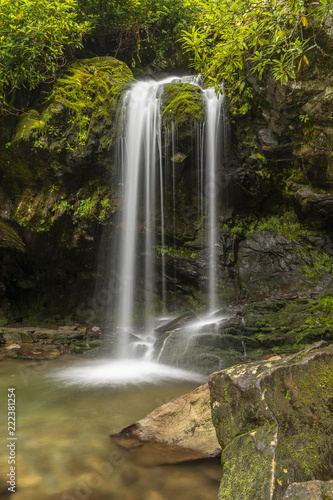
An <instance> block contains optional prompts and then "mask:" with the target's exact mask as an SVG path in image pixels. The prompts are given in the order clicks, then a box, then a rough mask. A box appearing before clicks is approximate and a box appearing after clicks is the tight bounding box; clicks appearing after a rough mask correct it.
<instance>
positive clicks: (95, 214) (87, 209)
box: [52, 186, 112, 222]
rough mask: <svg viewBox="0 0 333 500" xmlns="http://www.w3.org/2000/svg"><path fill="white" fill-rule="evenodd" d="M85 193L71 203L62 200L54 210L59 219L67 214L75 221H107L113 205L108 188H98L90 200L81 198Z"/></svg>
mask: <svg viewBox="0 0 333 500" xmlns="http://www.w3.org/2000/svg"><path fill="white" fill-rule="evenodd" d="M81 196H84V194H83V193H80V192H79V193H78V197H79V199H77V200H76V201H75V200H74V199H73V196H71V197H70V198H71V199H72V201H71V203H70V202H69V201H68V200H61V201H60V202H59V203H57V204H55V205H54V207H53V208H52V212H55V215H56V216H57V217H60V216H61V215H63V214H64V213H65V212H67V213H69V214H71V215H72V217H73V221H78V220H80V219H95V220H97V221H98V222H102V221H103V220H105V219H106V218H107V217H108V216H109V215H110V213H111V208H112V207H111V204H110V200H109V197H108V194H107V188H106V187H104V188H103V187H101V186H97V187H96V188H95V190H94V192H93V194H92V195H91V196H89V197H88V198H84V197H83V198H81Z"/></svg>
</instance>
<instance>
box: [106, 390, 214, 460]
mask: <svg viewBox="0 0 333 500" xmlns="http://www.w3.org/2000/svg"><path fill="white" fill-rule="evenodd" d="M111 439H112V440H113V441H114V442H115V443H116V444H117V445H119V446H121V447H123V448H126V449H128V450H130V451H131V455H132V456H133V457H134V458H138V459H139V460H140V463H143V464H145V465H156V464H167V463H169V464H171V463H176V462H183V461H186V460H196V459H200V458H208V457H216V456H218V455H219V454H220V453H221V450H220V447H219V444H218V442H217V439H216V433H215V429H214V426H213V423H212V420H211V411H210V405H209V389H208V385H207V384H205V385H202V386H200V387H198V388H197V389H195V390H194V391H193V392H190V393H189V394H184V395H183V396H179V397H178V398H175V399H173V400H172V401H170V402H169V403H166V404H164V405H163V406H161V407H160V408H157V409H156V410H154V411H153V412H151V413H149V414H148V415H147V416H146V417H144V418H143V419H142V420H139V421H138V422H136V423H135V424H133V425H130V426H128V427H125V429H123V430H122V431H121V432H119V433H118V434H113V435H112V436H111Z"/></svg>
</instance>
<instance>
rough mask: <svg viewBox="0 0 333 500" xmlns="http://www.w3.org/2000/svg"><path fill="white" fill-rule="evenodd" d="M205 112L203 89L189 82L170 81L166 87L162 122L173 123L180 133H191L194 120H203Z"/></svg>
mask: <svg viewBox="0 0 333 500" xmlns="http://www.w3.org/2000/svg"><path fill="white" fill-rule="evenodd" d="M204 113H205V108H204V101H203V97H202V91H201V89H200V88H199V87H196V86H195V85H191V84H189V83H168V84H167V85H165V87H164V95H163V114H162V123H163V126H164V127H165V128H169V127H170V126H171V124H172V123H173V124H174V125H175V127H177V128H178V129H179V130H180V135H182V136H185V135H190V134H191V133H192V132H190V130H191V127H192V126H193V123H194V122H197V123H199V122H201V121H202V119H203V117H204Z"/></svg>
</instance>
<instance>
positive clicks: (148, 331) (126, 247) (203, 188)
mask: <svg viewBox="0 0 333 500" xmlns="http://www.w3.org/2000/svg"><path fill="white" fill-rule="evenodd" d="M173 81H176V82H179V81H182V82H186V83H191V84H193V85H195V86H199V85H200V78H198V77H185V78H182V79H180V78H177V77H170V78H166V79H164V80H162V81H159V82H156V81H154V80H150V81H142V82H138V83H136V84H134V85H133V86H132V88H131V89H130V90H128V91H127V92H126V93H125V96H124V99H123V104H122V110H121V132H120V148H119V150H120V154H119V156H118V158H117V160H116V165H117V168H118V171H119V172H121V177H120V179H119V183H120V184H121V185H122V186H123V187H122V192H121V193H120V199H121V200H122V206H121V207H120V210H119V220H118V224H117V226H118V231H119V232H118V234H117V239H118V245H117V249H116V250H115V251H114V253H115V256H114V257H113V269H116V270H117V272H118V273H119V274H120V279H119V281H120V283H121V285H122V286H121V287H120V289H119V291H118V293H117V294H116V296H115V301H114V310H115V311H116V324H117V325H118V327H119V328H120V330H121V331H122V334H121V335H120V336H119V337H120V341H119V344H118V353H117V354H118V358H120V359H124V358H128V357H130V356H133V357H136V354H137V353H139V352H140V351H141V352H143V351H144V349H142V348H141V347H142V345H143V346H144V345H145V346H146V348H147V349H146V351H145V358H146V359H148V358H149V355H150V353H151V351H152V349H151V345H152V340H153V339H152V338H151V336H152V332H153V329H154V321H153V319H152V318H153V316H154V312H155V305H156V301H160V302H161V303H162V304H163V306H162V307H163V308H165V307H166V264H165V252H164V249H165V248H166V245H165V196H166V194H165V193H166V182H167V179H168V178H169V179H170V178H171V189H172V207H171V210H172V225H173V234H174V236H173V238H174V240H173V241H174V243H175V241H176V239H175V238H176V210H177V208H178V200H177V198H176V193H177V185H176V169H177V165H176V164H175V162H174V161H172V159H173V157H174V156H175V155H176V153H177V130H175V127H174V125H173V124H172V125H171V130H169V131H167V132H166V131H165V134H164V139H165V141H163V145H164V148H163V145H162V138H163V131H162V114H161V105H162V95H163V88H164V85H165V84H167V83H170V82H173ZM203 99H204V102H205V106H206V118H205V123H204V125H201V128H200V126H199V124H197V125H198V126H197V132H196V135H197V139H196V147H195V149H196V156H197V160H196V161H197V163H198V164H199V166H200V167H199V168H198V169H197V172H198V174H197V184H198V192H199V193H200V203H199V216H200V218H201V220H202V219H203V216H204V215H205V227H204V233H203V238H204V242H205V245H206V247H207V257H208V259H207V260H208V273H207V275H208V276H207V277H208V284H207V287H206V289H205V290H204V292H205V293H206V295H207V297H208V310H209V311H213V310H214V309H216V306H217V305H218V304H217V293H218V282H217V278H216V276H217V274H218V273H217V202H218V196H219V190H220V187H221V186H220V181H219V176H218V170H219V167H220V161H221V155H220V143H221V141H222V140H223V137H221V135H223V134H222V132H221V130H222V129H221V112H222V109H223V102H224V98H223V96H220V97H219V98H218V97H217V95H216V93H215V91H214V89H206V90H203ZM167 142H168V144H169V146H170V153H171V155H170V156H171V157H170V158H169V157H168V153H167V147H166V143H167ZM162 149H164V150H165V151H164V152H163V153H162ZM163 154H164V156H163ZM169 160H171V162H172V167H170V166H169ZM167 169H171V170H172V171H171V172H170V171H169V172H167ZM157 226H159V227H160V235H159V236H157ZM169 243H170V242H169ZM156 245H159V246H160V248H161V256H160V260H161V270H160V275H157V273H156V270H155V251H154V247H155V246H156ZM171 280H172V281H173V282H174V283H175V286H177V283H176V274H174V275H173V276H171ZM157 281H158V282H159V283H160V291H159V294H160V297H159V298H156V295H157V290H156V286H155V285H156V282H157ZM138 304H139V306H138ZM138 309H139V310H138ZM138 315H139V316H140V317H141V321H140V323H141V327H140V332H139V334H138V333H137V331H136V332H135V334H136V335H138V336H139V337H140V336H141V337H142V342H140V341H139V342H137V346H135V345H134V346H133V344H132V347H130V335H131V332H133V331H134V330H135V328H136V324H135V323H136V320H135V317H137V316H138ZM146 337H148V338H149V337H150V339H148V340H147V338H146ZM149 343H150V345H149ZM140 344H141V347H140ZM136 347H138V350H136Z"/></svg>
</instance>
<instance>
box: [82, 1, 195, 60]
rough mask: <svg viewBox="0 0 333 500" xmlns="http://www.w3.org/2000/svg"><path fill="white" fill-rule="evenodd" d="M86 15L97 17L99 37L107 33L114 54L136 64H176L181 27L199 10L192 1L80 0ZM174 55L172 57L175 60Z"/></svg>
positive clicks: (96, 29) (97, 36)
mask: <svg viewBox="0 0 333 500" xmlns="http://www.w3.org/2000/svg"><path fill="white" fill-rule="evenodd" d="M78 5H79V8H80V9H81V11H82V12H83V14H84V15H85V16H86V15H90V16H93V17H94V19H95V32H94V34H95V35H96V39H98V38H99V37H100V36H104V37H105V35H107V36H109V37H110V38H111V40H112V42H113V45H114V50H115V52H114V54H115V56H116V57H121V58H123V59H125V60H126V61H127V62H129V63H131V65H132V67H133V68H134V67H137V66H142V65H144V64H151V63H153V66H155V67H156V66H157V67H159V68H160V69H163V68H164V67H166V66H168V65H169V66H170V65H172V63H173V65H174V66H175V65H176V60H175V57H174V56H175V53H176V52H177V48H178V50H179V53H181V45H180V43H179V38H180V36H181V30H182V29H184V28H185V27H186V26H188V24H189V23H190V22H191V15H192V13H193V11H194V10H195V9H196V5H197V4H196V2H193V1H192V0H191V1H189V0H112V1H106V0H78ZM171 57H172V59H171Z"/></svg>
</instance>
